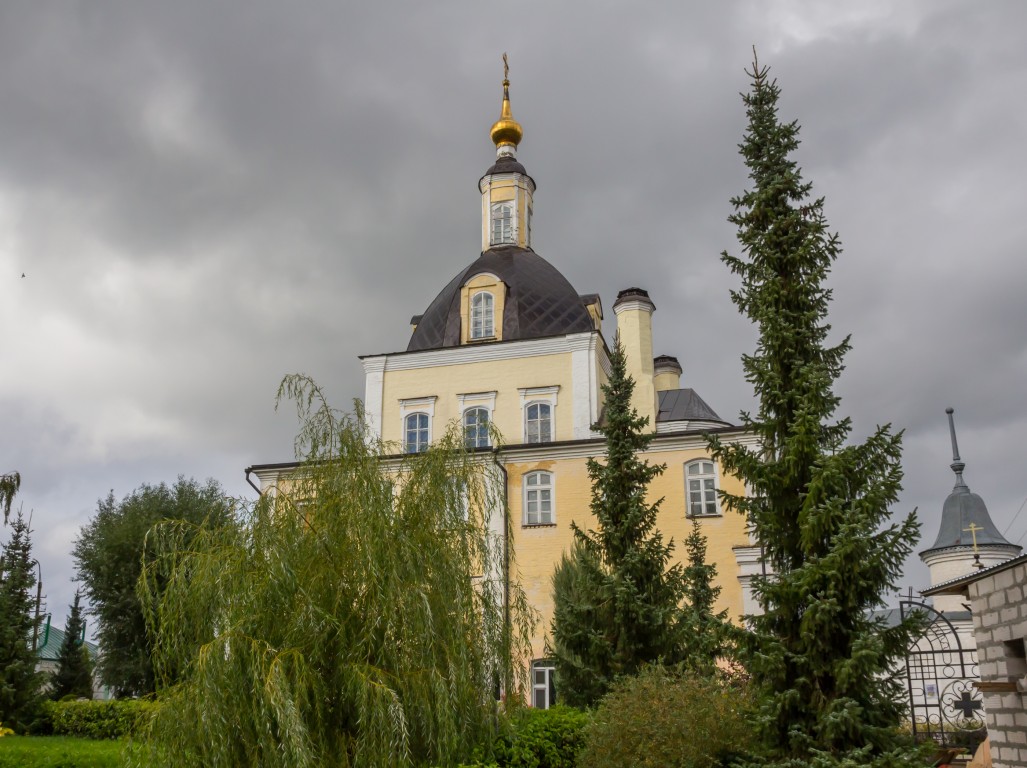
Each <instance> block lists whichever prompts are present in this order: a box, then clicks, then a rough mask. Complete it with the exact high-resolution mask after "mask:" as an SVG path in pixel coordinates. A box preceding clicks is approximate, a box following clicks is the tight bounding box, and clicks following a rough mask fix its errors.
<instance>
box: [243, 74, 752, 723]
mask: <svg viewBox="0 0 1027 768" xmlns="http://www.w3.org/2000/svg"><path fill="white" fill-rule="evenodd" d="M522 135H523V131H522V128H521V125H520V124H519V123H518V122H517V121H516V120H515V119H514V118H513V114H512V110H511V106H510V83H509V80H507V79H504V81H503V100H502V111H501V115H500V118H499V120H498V121H497V122H496V123H495V124H494V125H493V126H492V130H491V138H492V142H493V143H494V145H495V149H496V157H495V162H494V163H493V164H492V165H491V166H490V167H489V168H488V170H486V171H485V173H484V175H483V176H482V177H481V179H480V180H479V181H478V192H479V194H480V206H481V253H480V254H477V255H476V256H475V257H474V258H473V259H470V260H469V263H468V265H467V266H466V267H465V268H463V269H461V270H460V271H459V272H458V273H457V274H456V275H455V276H454V277H453V278H452V279H451V280H450V281H449V282H448V283H447V284H446V285H445V286H443V287H442V288H441V290H440V291H439V292H438V294H437V295H436V296H435V297H434V298H433V299H431V300H430V301H428V303H427V308H426V309H424V311H423V312H421V313H420V314H416V315H414V316H413V318H412V319H411V321H410V324H411V326H412V327H411V329H410V335H409V340H407V341H406V345H405V348H401V349H400V350H399V351H396V352H390V353H386V354H369V355H364V356H362V357H361V362H362V364H363V368H364V373H365V391H364V409H365V416H366V419H367V423H368V427H369V429H370V430H371V432H372V433H373V434H374V435H375V436H377V437H380V438H381V439H382V440H383V441H385V442H386V443H388V444H391V445H394V446H396V450H398V451H403V452H405V453H416V452H419V451H422V450H424V449H425V448H426V446H428V445H429V444H430V443H431V442H432V440H433V439H434V438H435V437H437V436H440V435H442V434H443V433H444V432H445V431H446V429H447V427H448V426H449V425H451V424H453V423H457V424H459V425H460V426H461V428H462V429H463V434H464V435H465V439H466V443H467V445H468V447H469V448H473V449H475V450H478V451H481V452H482V453H488V454H490V455H491V456H492V459H493V460H494V461H495V462H496V463H497V464H499V465H500V466H501V467H502V470H503V472H502V477H503V478H504V482H505V483H506V489H505V494H504V495H505V498H506V499H507V505H508V510H507V513H508V515H509V524H508V525H507V526H506V531H505V532H504V533H503V535H504V536H506V535H508V536H510V538H511V541H509V542H508V543H509V545H510V546H509V550H510V551H512V552H513V553H514V555H513V558H512V560H511V562H510V563H509V569H508V570H509V575H508V578H510V579H512V580H516V581H517V582H518V583H519V584H520V585H521V587H522V588H523V589H524V591H525V594H526V597H527V599H528V602H529V603H530V604H531V605H532V606H533V607H534V608H536V609H537V610H538V611H539V613H540V616H541V622H540V623H539V626H538V629H537V632H536V635H535V637H534V638H533V644H532V645H533V647H532V653H533V656H534V659H535V661H534V662H533V667H534V669H533V674H532V683H533V687H534V688H533V692H532V703H533V704H534V705H535V706H548V705H549V704H550V703H551V702H552V700H553V694H552V672H553V670H552V664H551V663H550V662H547V661H546V659H545V635H546V633H547V632H548V630H549V626H550V623H551V620H552V614H553V600H552V583H551V579H552V574H553V571H554V568H555V566H556V564H557V563H558V561H559V559H560V557H561V555H562V554H563V553H564V552H566V551H568V550H569V548H570V546H571V543H572V541H573V534H572V529H571V523H572V521H576V522H577V523H578V524H579V525H581V526H583V527H590V526H593V525H594V522H593V521H592V520H591V512H590V510H589V503H590V500H591V483H590V480H589V477H588V473H587V471H586V461H587V459H588V458H589V457H601V456H602V454H603V452H604V450H605V443H604V440H603V439H602V437H601V436H600V435H599V433H597V432H596V431H594V430H593V425H594V424H595V423H596V422H597V421H599V420H600V419H601V418H602V415H603V394H602V390H601V387H602V385H603V383H604V382H606V381H607V379H608V376H609V370H610V362H609V354H610V351H609V350H610V345H611V344H612V339H607V338H605V337H604V335H603V330H602V320H603V301H602V297H600V296H598V295H596V294H594V293H584V294H582V293H579V292H578V291H577V290H576V289H575V287H574V286H572V285H571V284H570V282H569V281H568V280H567V278H566V277H564V276H563V275H562V274H561V273H560V271H559V270H558V269H557V267H556V266H554V265H553V264H552V263H550V262H549V261H547V260H546V259H544V258H543V257H542V256H541V255H539V253H538V252H536V250H535V245H536V244H535V242H534V238H533V234H532V219H533V217H534V215H535V212H536V210H538V212H539V213H540V215H543V216H544V215H545V206H544V203H543V205H542V207H540V208H538V209H536V205H535V192H536V186H535V181H534V179H533V178H532V177H531V176H530V175H529V174H528V171H527V170H526V168H525V166H524V165H522V163H521V162H520V160H519V159H518V157H517V150H518V145H519V144H520V142H521V138H522ZM468 202H469V203H470V200H469V201H468ZM429 298H430V296H426V297H425V299H426V300H427V299H429ZM611 307H612V311H613V313H614V316H615V318H616V328H617V332H618V333H619V335H620V339H621V342H622V343H623V345H624V349H625V352H626V358H627V366H628V372H629V373H630V375H631V376H632V377H633V378H634V380H635V391H634V399H633V405H634V407H635V408H636V409H637V410H638V413H639V414H640V415H642V416H645V417H648V419H649V425H650V427H651V428H652V429H653V430H654V432H655V437H654V439H653V441H652V443H651V445H650V447H649V449H648V450H647V451H646V453H645V456H644V458H646V459H648V460H649V461H650V462H651V463H655V464H666V471H665V472H664V473H663V474H662V475H661V476H660V477H658V478H656V479H655V480H654V481H653V482H652V484H651V486H650V494H651V498H652V499H659V498H661V497H662V498H663V504H662V506H661V508H660V517H659V522H658V525H659V528H660V530H661V531H662V533H663V535H664V537H665V539H671V538H672V539H673V540H674V542H675V545H676V546H675V557H676V558H678V559H682V560H683V559H684V553H683V542H684V539H685V538H686V536H687V535H688V532H689V530H690V528H691V525H692V521H693V519H696V520H699V521H700V524H701V528H702V531H703V533H704V534H705V535H706V537H707V540H708V550H707V557H708V559H709V561H710V562H713V563H715V564H716V566H717V570H718V581H719V584H720V586H721V593H720V598H719V604H718V606H717V608H718V610H719V609H721V608H726V609H728V611H729V615H730V616H731V618H732V619H734V620H736V621H737V620H739V619H740V617H741V616H742V615H743V614H744V613H748V612H753V611H754V610H755V607H756V606H755V604H754V603H753V602H752V598H751V595H750V593H749V590H748V582H749V580H750V579H751V577H752V576H753V575H755V574H756V573H758V572H759V569H760V559H759V548H758V547H755V546H753V544H752V542H751V541H750V538H749V535H748V532H747V528H746V523H745V521H744V520H743V519H742V517H741V516H740V515H737V514H734V513H727V512H726V511H725V510H724V509H723V508H722V505H721V503H720V501H719V499H718V495H717V490H718V489H723V490H725V491H728V492H730V493H734V494H741V493H743V491H744V489H743V486H742V483H741V482H740V481H739V480H737V479H736V478H734V477H731V476H725V475H724V474H723V473H722V471H721V468H720V467H719V466H718V464H717V463H716V462H714V461H713V460H712V459H711V458H710V456H709V453H708V450H707V446H706V439H705V438H704V433H707V432H713V433H717V434H719V435H720V436H721V438H722V439H724V440H727V441H752V440H753V438H752V437H751V436H750V435H748V434H746V433H745V432H744V430H742V429H741V428H740V427H736V426H733V425H731V424H729V423H728V422H727V421H725V420H724V419H722V418H721V417H720V416H719V415H718V414H717V412H716V411H714V409H713V408H711V407H710V406H709V405H708V404H707V403H706V402H705V401H704V400H703V398H701V397H700V396H699V394H698V393H697V392H695V390H693V389H690V388H683V387H682V386H681V376H682V366H681V364H680V363H679V358H677V357H674V356H671V355H655V354H654V349H655V347H654V339H653V322H652V317H653V313H654V311H655V310H656V304H655V302H654V301H653V297H651V296H650V295H649V293H648V292H647V291H646V290H643V289H642V288H637V287H630V288H626V289H625V290H622V291H620V292H619V293H618V294H617V296H616V297H614V300H613V302H612V305H611ZM682 355H683V356H682V357H681V358H680V359H682V360H684V361H685V363H686V366H685V367H686V368H687V362H688V357H687V350H683V351H682ZM490 425H491V426H493V427H494V428H495V429H496V430H498V433H499V434H501V435H502V445H492V444H491V441H492V430H490ZM290 466H295V465H288V464H268V465H258V466H255V467H252V468H251V470H252V472H253V473H254V474H255V475H256V476H257V477H258V478H259V480H260V482H261V490H262V492H263V491H264V490H266V489H268V488H273V487H274V486H275V485H276V483H277V482H278V481H279V479H280V478H282V477H283V476H285V475H287V473H288V471H289V469H290Z"/></svg>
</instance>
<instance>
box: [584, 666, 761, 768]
mask: <svg viewBox="0 0 1027 768" xmlns="http://www.w3.org/2000/svg"><path fill="white" fill-rule="evenodd" d="M751 707H752V701H751V696H750V695H749V693H748V691H747V690H746V687H745V686H744V684H742V683H741V682H739V681H732V680H728V679H727V678H725V677H724V676H723V675H720V674H715V673H714V674H703V673H698V672H696V671H694V670H688V671H676V670H672V669H668V668H666V667H658V666H652V667H646V668H645V669H644V670H642V672H640V673H639V674H638V675H637V676H635V677H626V678H622V679H621V680H620V681H618V683H617V684H616V685H615V686H614V687H613V688H612V689H611V691H610V693H609V694H607V695H606V696H605V697H604V698H603V700H602V701H601V702H600V704H599V708H598V709H597V710H596V712H595V715H594V716H593V719H592V723H591V725H589V726H588V728H587V729H586V731H585V744H584V748H583V749H582V751H581V754H580V755H579V758H578V765H580V766H588V768H649V767H651V768H699V766H703V767H705V766H717V765H724V764H726V763H727V761H728V759H729V758H732V757H736V756H740V755H744V754H745V753H746V751H747V750H749V749H750V748H752V746H753V737H752V728H751V726H750V724H749V720H748V718H749V715H750V712H751Z"/></svg>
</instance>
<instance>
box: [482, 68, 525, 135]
mask: <svg viewBox="0 0 1027 768" xmlns="http://www.w3.org/2000/svg"><path fill="white" fill-rule="evenodd" d="M503 69H504V70H505V71H504V73H503V74H504V75H505V74H507V72H508V71H509V70H508V68H507V66H506V54H505V53H504V54H503ZM490 135H491V136H492V143H493V144H495V145H496V147H499V146H500V145H501V144H512V145H513V146H515V147H516V146H517V145H518V144H520V143H521V137H523V136H524V130H523V129H522V128H521V124H520V123H518V122H517V121H516V120H514V119H513V113H512V112H511V111H510V80H509V79H508V78H506V77H504V78H503V111H502V113H501V114H500V115H499V119H498V120H497V121H496V122H495V123H494V124H493V126H492V132H491V133H490Z"/></svg>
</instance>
